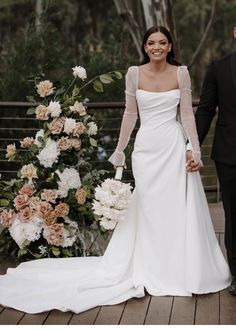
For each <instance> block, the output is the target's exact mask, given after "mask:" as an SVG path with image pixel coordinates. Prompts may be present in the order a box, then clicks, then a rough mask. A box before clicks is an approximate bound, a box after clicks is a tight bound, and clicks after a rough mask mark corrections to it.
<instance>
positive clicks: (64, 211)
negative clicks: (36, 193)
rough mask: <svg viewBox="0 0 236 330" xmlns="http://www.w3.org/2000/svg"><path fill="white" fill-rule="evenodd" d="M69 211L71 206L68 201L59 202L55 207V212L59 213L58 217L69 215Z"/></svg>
mask: <svg viewBox="0 0 236 330" xmlns="http://www.w3.org/2000/svg"><path fill="white" fill-rule="evenodd" d="M69 211H70V207H69V205H68V204H66V203H59V204H58V205H57V206H56V207H55V212H56V215H57V217H58V218H59V217H64V216H66V215H68V213H69Z"/></svg>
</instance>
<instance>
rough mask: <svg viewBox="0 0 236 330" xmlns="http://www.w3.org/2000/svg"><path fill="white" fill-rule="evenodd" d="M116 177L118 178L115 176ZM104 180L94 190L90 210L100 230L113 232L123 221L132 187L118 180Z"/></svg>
mask: <svg viewBox="0 0 236 330" xmlns="http://www.w3.org/2000/svg"><path fill="white" fill-rule="evenodd" d="M116 177H118V176H117V175H116ZM116 177H115V179H106V180H105V181H104V182H103V183H102V184H101V185H98V186H97V187H96V188H95V198H94V200H93V202H92V208H93V211H94V214H95V218H96V220H97V221H98V223H99V225H100V227H101V228H102V230H104V231H106V230H113V229H114V228H115V226H116V224H117V223H118V222H119V221H123V220H124V217H125V214H126V211H127V207H128V204H129V202H130V198H131V189H132V186H131V185H130V183H124V182H121V181H120V179H121V177H120V179H116Z"/></svg>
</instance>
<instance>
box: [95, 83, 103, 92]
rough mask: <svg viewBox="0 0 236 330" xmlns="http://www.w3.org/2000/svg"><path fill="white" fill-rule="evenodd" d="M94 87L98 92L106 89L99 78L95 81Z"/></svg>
mask: <svg viewBox="0 0 236 330" xmlns="http://www.w3.org/2000/svg"><path fill="white" fill-rule="evenodd" d="M93 88H94V89H95V91H96V92H98V93H102V92H103V91H104V89H103V84H102V83H101V81H99V80H95V81H94V83H93Z"/></svg>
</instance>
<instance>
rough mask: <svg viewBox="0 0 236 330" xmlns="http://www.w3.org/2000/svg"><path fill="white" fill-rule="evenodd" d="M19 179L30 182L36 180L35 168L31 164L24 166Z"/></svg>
mask: <svg viewBox="0 0 236 330" xmlns="http://www.w3.org/2000/svg"><path fill="white" fill-rule="evenodd" d="M20 173H21V178H22V179H23V178H26V179H29V180H32V179H33V178H38V175H37V168H36V167H35V166H34V165H33V164H28V165H24V166H23V167H22V169H21V171H20Z"/></svg>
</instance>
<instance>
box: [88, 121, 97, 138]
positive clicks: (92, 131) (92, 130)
mask: <svg viewBox="0 0 236 330" xmlns="http://www.w3.org/2000/svg"><path fill="white" fill-rule="evenodd" d="M97 132H98V127H97V124H96V123H95V122H94V121H91V122H90V123H88V135H96V134H97Z"/></svg>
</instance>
